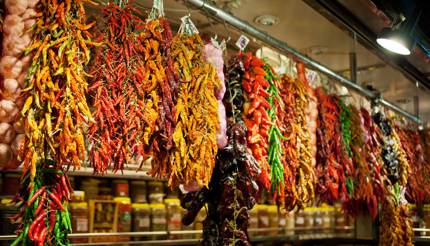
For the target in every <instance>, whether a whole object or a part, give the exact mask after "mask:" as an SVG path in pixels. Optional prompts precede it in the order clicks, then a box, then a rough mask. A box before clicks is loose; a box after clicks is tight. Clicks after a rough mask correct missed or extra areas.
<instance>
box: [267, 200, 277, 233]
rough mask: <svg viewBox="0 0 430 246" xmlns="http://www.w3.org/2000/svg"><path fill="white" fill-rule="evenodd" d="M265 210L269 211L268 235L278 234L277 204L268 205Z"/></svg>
mask: <svg viewBox="0 0 430 246" xmlns="http://www.w3.org/2000/svg"><path fill="white" fill-rule="evenodd" d="M267 211H268V213H269V228H270V231H269V233H268V234H269V235H272V236H274V235H277V234H278V225H279V217H278V206H276V205H268V206H267Z"/></svg>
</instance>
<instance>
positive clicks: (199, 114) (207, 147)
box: [169, 27, 220, 187]
mask: <svg viewBox="0 0 430 246" xmlns="http://www.w3.org/2000/svg"><path fill="white" fill-rule="evenodd" d="M184 28H186V27H184ZM172 58H173V61H174V68H175V70H176V71H177V72H178V74H179V79H180V82H181V83H180V85H179V89H178V98H177V102H176V105H175V108H176V115H175V116H174V120H175V122H176V128H175V130H174V133H173V143H174V147H173V148H172V150H171V152H170V163H171V173H170V175H169V186H170V187H177V186H178V185H179V184H184V185H185V186H193V187H196V186H197V185H198V187H204V186H206V187H207V186H208V184H209V181H210V177H211V175H212V171H213V168H214V166H215V157H216V153H217V150H218V147H217V137H216V136H217V135H216V134H217V130H218V127H219V124H218V112H217V110H218V108H217V106H218V104H217V99H216V97H215V93H214V91H215V88H217V87H219V86H220V80H219V78H218V76H217V72H216V70H215V69H214V67H213V66H212V65H210V64H208V63H205V62H204V57H203V42H202V40H201V38H200V36H199V35H198V34H194V33H184V32H179V33H178V34H177V35H176V36H175V37H174V38H173V42H172Z"/></svg>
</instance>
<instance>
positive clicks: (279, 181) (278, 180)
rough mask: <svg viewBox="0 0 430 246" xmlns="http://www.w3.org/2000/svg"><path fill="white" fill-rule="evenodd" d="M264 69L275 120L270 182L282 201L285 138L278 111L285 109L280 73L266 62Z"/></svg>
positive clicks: (270, 138) (270, 140)
mask: <svg viewBox="0 0 430 246" xmlns="http://www.w3.org/2000/svg"><path fill="white" fill-rule="evenodd" d="M263 68H264V71H265V72H266V76H265V79H266V80H267V81H268V82H269V88H268V89H267V90H266V92H267V93H268V94H269V97H268V98H267V101H268V102H269V104H270V108H269V109H267V110H266V111H267V114H268V115H269V119H270V121H271V122H273V124H272V126H271V127H270V130H269V132H268V143H269V149H268V151H267V153H268V163H269V165H270V182H271V184H272V192H273V194H274V196H275V200H276V199H277V198H279V200H280V202H281V203H283V202H284V191H285V190H284V188H285V187H284V180H285V178H284V163H283V162H282V159H283V155H284V151H283V148H282V147H283V146H282V143H281V139H282V138H284V137H283V136H282V133H281V131H280V129H279V127H280V123H281V122H280V121H279V118H278V114H279V113H278V112H281V111H283V110H284V106H283V103H282V100H281V98H280V95H279V90H278V88H279V87H280V81H279V78H278V75H277V74H275V72H274V71H273V68H272V67H271V66H270V65H269V64H267V63H266V64H264V66H263Z"/></svg>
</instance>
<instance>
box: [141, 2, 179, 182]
mask: <svg viewBox="0 0 430 246" xmlns="http://www.w3.org/2000/svg"><path fill="white" fill-rule="evenodd" d="M140 37H141V40H142V43H143V44H144V46H145V47H147V51H146V52H145V64H146V73H145V76H144V78H143V79H149V78H150V79H152V84H150V85H149V87H147V89H148V93H151V97H154V96H155V95H158V97H157V98H158V99H157V100H155V98H154V100H153V101H149V103H150V104H148V105H146V106H145V112H147V113H149V112H151V110H152V112H154V113H155V112H157V113H158V119H157V121H156V125H155V132H154V133H153V135H152V137H150V136H151V134H150V133H151V131H152V130H151V129H152V128H153V127H154V126H151V125H149V126H148V127H147V128H146V130H145V131H146V133H145V136H144V139H145V144H147V145H149V146H150V147H149V149H151V150H152V158H153V159H152V163H151V164H152V170H151V174H152V175H153V176H155V177H162V178H166V177H168V174H169V173H170V172H171V163H170V161H169V151H170V150H171V148H172V147H173V132H174V129H175V126H176V120H175V115H176V109H175V103H176V98H177V95H178V89H179V84H178V83H179V72H178V71H176V70H175V68H174V61H173V56H172V55H171V50H172V41H173V34H172V30H171V28H170V24H169V22H168V21H167V20H166V19H165V17H164V12H163V1H154V6H153V8H152V10H151V13H150V15H149V18H148V19H147V20H146V23H145V27H144V31H143V32H142V33H141V34H140ZM148 47H151V48H150V49H148ZM154 75H155V76H154ZM151 90H152V92H151ZM150 108H152V109H150ZM154 115H155V114H154ZM154 120H155V118H154Z"/></svg>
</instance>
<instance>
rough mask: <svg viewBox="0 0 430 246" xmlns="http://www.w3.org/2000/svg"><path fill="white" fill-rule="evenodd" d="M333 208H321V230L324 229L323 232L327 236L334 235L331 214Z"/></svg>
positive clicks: (325, 206)
mask: <svg viewBox="0 0 430 246" xmlns="http://www.w3.org/2000/svg"><path fill="white" fill-rule="evenodd" d="M331 209H332V208H331V207H329V206H327V205H323V206H322V207H321V222H322V223H321V228H322V232H323V233H324V234H326V235H328V236H329V235H330V234H332V233H333V224H332V218H331V216H332V213H331V212H330V210H331Z"/></svg>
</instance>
